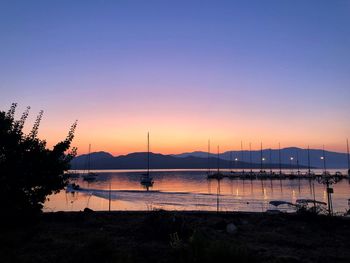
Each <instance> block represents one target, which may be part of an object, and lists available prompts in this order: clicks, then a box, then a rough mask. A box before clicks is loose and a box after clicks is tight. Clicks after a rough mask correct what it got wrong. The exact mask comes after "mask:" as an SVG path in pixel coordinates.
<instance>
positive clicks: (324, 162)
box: [322, 145, 326, 173]
mask: <svg viewBox="0 0 350 263" xmlns="http://www.w3.org/2000/svg"><path fill="white" fill-rule="evenodd" d="M322 149H323V150H322V151H323V156H322V159H323V170H324V172H325V173H326V155H325V151H324V145H323V148H322Z"/></svg>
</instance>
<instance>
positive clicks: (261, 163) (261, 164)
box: [260, 142, 263, 172]
mask: <svg viewBox="0 0 350 263" xmlns="http://www.w3.org/2000/svg"><path fill="white" fill-rule="evenodd" d="M262 169H263V150H262V142H261V143H260V171H261V172H262Z"/></svg>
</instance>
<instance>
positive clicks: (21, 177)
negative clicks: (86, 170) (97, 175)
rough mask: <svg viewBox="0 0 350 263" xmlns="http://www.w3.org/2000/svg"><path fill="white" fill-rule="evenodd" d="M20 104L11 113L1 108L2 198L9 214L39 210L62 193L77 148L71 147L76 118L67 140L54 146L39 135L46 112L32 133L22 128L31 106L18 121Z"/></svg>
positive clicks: (0, 179)
mask: <svg viewBox="0 0 350 263" xmlns="http://www.w3.org/2000/svg"><path fill="white" fill-rule="evenodd" d="M16 106H17V104H16V103H14V104H12V106H11V108H10V109H9V111H8V112H3V111H0V199H1V200H2V202H1V205H2V208H3V209H6V210H5V211H8V212H10V213H15V214H18V213H33V212H39V211H41V209H42V208H43V204H44V202H45V200H46V198H47V196H49V195H51V194H53V193H57V192H59V191H60V190H61V189H63V188H64V186H65V185H67V183H68V176H67V175H66V174H65V171H67V170H68V169H69V167H70V161H71V160H72V158H73V157H74V156H75V155H76V148H72V149H70V145H71V142H72V140H73V137H74V131H75V128H76V126H77V121H75V122H74V123H73V125H72V126H71V128H70V130H69V132H68V135H67V137H66V138H65V140H63V141H61V142H59V143H57V144H56V145H55V146H54V147H53V148H52V149H48V148H46V141H45V140H40V139H39V138H38V137H37V134H38V129H39V125H40V121H41V118H42V116H43V111H41V112H40V113H39V115H38V116H37V119H36V121H35V123H34V126H33V128H32V130H31V132H30V133H29V134H24V132H23V127H24V124H25V121H26V119H27V117H28V114H29V110H30V107H27V109H26V111H25V112H24V113H23V114H22V116H21V118H20V119H19V120H15V117H14V115H15V111H16Z"/></svg>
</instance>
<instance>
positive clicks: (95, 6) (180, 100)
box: [0, 0, 350, 152]
mask: <svg viewBox="0 0 350 263" xmlns="http://www.w3.org/2000/svg"><path fill="white" fill-rule="evenodd" d="M0 36H1V41H0V58H1V59H0V75H1V78H0V92H1V96H0V104H1V109H2V110H3V109H7V108H8V107H9V105H10V103H11V102H18V103H19V104H20V107H22V108H24V107H25V106H26V105H31V106H32V108H33V111H34V112H35V111H38V110H39V109H44V110H45V114H46V116H47V120H46V122H43V134H42V135H43V136H44V137H47V138H48V141H51V140H53V141H54V140H57V138H59V137H60V136H62V134H64V132H65V130H66V127H67V126H69V124H70V122H71V120H74V119H75V118H78V119H79V121H80V131H79V135H80V136H79V137H78V138H77V140H78V141H77V143H78V144H79V145H87V144H88V142H91V141H92V140H93V141H95V144H96V145H97V148H98V147H99V148H100V149H105V148H106V147H107V148H108V147H111V148H110V149H109V150H110V151H112V152H113V151H114V152H126V151H128V150H129V148H130V147H129V146H127V145H134V148H132V147H131V148H130V150H136V149H138V147H141V146H140V143H141V142H142V140H143V139H144V138H143V137H144V132H145V131H147V130H151V131H153V133H154V134H156V135H157V137H158V138H160V139H159V142H158V141H156V142H155V147H158V148H157V149H158V150H159V151H163V152H176V151H185V150H190V149H192V148H194V149H193V150H195V149H197V148H199V147H200V145H201V144H202V143H203V145H205V141H206V138H208V137H214V138H216V140H217V142H218V143H220V144H227V145H228V146H227V147H231V148H232V147H236V146H237V145H238V144H239V142H240V140H241V139H243V140H245V141H253V142H254V141H256V142H257V143H258V142H259V141H261V140H264V141H265V142H266V143H267V144H268V145H274V144H276V141H275V138H276V137H277V138H279V139H280V140H281V141H282V142H283V143H284V144H285V145H286V146H287V145H291V144H293V145H299V146H303V145H305V144H306V143H310V144H314V145H315V146H317V145H321V144H322V143H325V144H326V145H329V147H330V148H333V149H337V150H341V149H342V148H341V147H342V144H343V141H344V140H345V138H346V137H348V135H349V134H350V125H349V122H348V116H349V113H350V104H349V102H348V101H349V98H350V74H349V73H350V48H349V47H350V1H277V0H276V1H1V2H0ZM22 108H20V109H22ZM110 120H113V122H114V120H115V123H116V124H115V126H114V125H110ZM120 123H122V125H121V126H120ZM208 123H210V124H212V125H208ZM106 125H107V127H108V131H109V132H110V135H107V136H106V135H105V132H106ZM91 127H93V128H91ZM134 130H138V131H140V133H136V132H134ZM141 131H142V132H141ZM199 131H200V133H201V134H200V135H198V133H199ZM128 134H132V136H128ZM114 136H117V137H120V139H116V140H115V141H114V142H115V144H113V146H110V143H107V142H105V140H106V137H107V139H112V138H114ZM126 137H128V138H130V139H126ZM174 137H175V138H176V139H175V141H179V142H180V141H181V142H183V143H177V144H176V145H175V146H172V145H171V144H170V143H167V142H168V141H169V140H170V139H171V138H174ZM79 138H80V139H79ZM122 138H123V139H122ZM228 141H229V142H228ZM236 144H237V145H236ZM112 147H113V148H112ZM81 148H82V149H84V147H83V146H82V147H81ZM115 148H116V149H115ZM114 149H115V150H114Z"/></svg>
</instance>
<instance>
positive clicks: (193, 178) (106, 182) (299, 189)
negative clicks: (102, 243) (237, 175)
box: [44, 170, 350, 212]
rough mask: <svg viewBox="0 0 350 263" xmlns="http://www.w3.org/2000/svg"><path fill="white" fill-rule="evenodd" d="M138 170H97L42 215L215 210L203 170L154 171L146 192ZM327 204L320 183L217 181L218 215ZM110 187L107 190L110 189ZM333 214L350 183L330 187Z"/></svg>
mask: <svg viewBox="0 0 350 263" xmlns="http://www.w3.org/2000/svg"><path fill="white" fill-rule="evenodd" d="M141 174H142V171H107V172H101V171H99V175H98V180H97V181H96V182H93V183H87V182H84V181H83V180H82V179H77V181H75V183H77V184H79V185H80V190H78V191H76V192H75V193H67V192H66V191H61V192H60V193H58V194H55V195H52V196H50V198H49V200H48V201H47V202H46V203H45V208H44V210H45V211H80V210H83V209H84V208H86V207H89V208H90V209H93V210H108V208H109V194H110V195H111V210H152V209H166V210H210V211H215V210H216V202H217V199H216V198H217V190H218V182H217V181H216V180H212V181H208V180H207V179H206V173H205V171H193V170H190V171H178V170H175V171H174V170H170V171H153V172H152V176H153V179H154V187H153V188H152V189H151V191H150V192H146V191H145V190H144V189H143V188H142V186H141V185H140V182H139V179H140V176H141ZM313 187H314V188H315V198H316V200H319V201H327V193H326V191H325V188H324V186H323V185H322V184H319V183H317V182H314V186H313V184H312V182H311V181H310V180H306V179H302V180H239V179H235V180H230V179H226V178H225V179H223V180H221V182H220V195H219V199H220V210H221V211H262V210H263V211H265V210H266V209H267V208H268V207H269V204H268V203H269V201H271V200H284V201H289V202H295V201H296V200H297V199H300V198H308V199H313V190H312V189H313ZM110 188H111V189H112V190H111V192H109V189H110ZM333 188H334V194H333V201H334V203H333V205H334V209H335V211H340V212H344V211H345V209H348V202H347V200H348V199H349V198H350V184H349V181H348V180H342V181H340V182H339V183H337V184H336V185H334V186H333Z"/></svg>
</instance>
